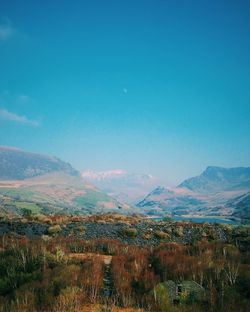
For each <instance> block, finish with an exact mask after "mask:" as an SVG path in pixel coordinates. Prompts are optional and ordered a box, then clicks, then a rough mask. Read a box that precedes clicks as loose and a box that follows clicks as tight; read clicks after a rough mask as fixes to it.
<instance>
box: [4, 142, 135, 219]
mask: <svg viewBox="0 0 250 312" xmlns="http://www.w3.org/2000/svg"><path fill="white" fill-rule="evenodd" d="M129 207H130V206H129V205H126V204H121V203H119V202H118V201H117V200H116V199H114V198H112V197H110V196H108V195H107V194H105V193H104V192H102V191H101V190H99V189H98V188H97V187H96V186H94V185H92V184H91V183H89V182H87V181H85V180H84V179H83V178H82V177H81V174H80V172H78V171H77V170H76V169H74V168H73V167H72V166H71V165H70V164H68V163H65V162H63V161H61V160H60V159H58V158H56V157H50V156H45V155H40V154H35V153H30V152H26V151H23V150H20V149H16V148H11V147H4V146H1V147H0V212H5V213H6V212H8V213H9V212H12V213H17V214H20V212H21V211H22V209H23V208H29V209H30V210H32V211H34V212H43V213H55V212H58V213H73V214H81V213H95V212H102V211H114V210H117V209H119V210H123V209H127V208H129Z"/></svg>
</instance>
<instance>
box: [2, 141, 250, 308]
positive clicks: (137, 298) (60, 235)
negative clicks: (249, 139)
mask: <svg viewBox="0 0 250 312" xmlns="http://www.w3.org/2000/svg"><path fill="white" fill-rule="evenodd" d="M0 179H1V182H0V311H1V312H19V311H22V312H40V311H41V312H51V311H52V312H59V311H60V312H66V311H67V312H74V311H75V312H150V311H151V312H169V311H170V312H171V311H172V312H179V311H180V312H181V311H182V312H189V311H192V312H203V311H214V312H215V311H216V312H217V311H221V312H223V311H232V312H233V311H242V312H245V311H248V307H249V304H250V302H249V297H250V294H249V289H250V287H249V285H250V262H249V259H250V257H249V249H250V248H249V247H250V241H249V237H250V236H249V234H250V232H249V226H248V225H238V226H235V225H226V224H219V223H206V222H205V223H196V222H190V221H179V222H175V221H173V220H171V218H168V217H166V216H168V215H173V212H174V213H177V215H178V212H181V213H182V214H184V212H183V208H185V209H186V210H185V213H186V214H188V213H189V214H194V213H195V214H199V213H200V215H202V213H204V211H205V210H206V209H207V207H210V206H211V203H213V205H217V206H216V207H217V211H218V213H219V212H221V214H220V216H228V217H233V216H235V214H236V213H237V212H241V213H243V216H244V218H242V220H243V221H244V222H246V221H247V218H246V217H245V213H248V211H249V205H248V202H249V197H248V196H249V195H248V192H247V190H248V191H249V189H248V186H249V184H248V181H249V168H240V169H239V168H236V169H223V168H218V167H209V168H208V169H207V170H206V171H205V172H204V173H203V174H202V175H201V176H199V177H196V178H192V179H188V180H186V181H184V182H183V183H182V184H181V185H179V186H178V187H177V188H175V189H174V190H169V189H167V188H162V187H158V188H157V189H156V190H155V191H153V194H150V195H149V196H146V198H145V199H144V200H143V201H141V202H140V203H139V204H138V207H133V206H131V205H129V204H124V203H121V202H119V201H118V200H117V199H114V198H113V197H111V196H109V195H107V194H105V193H104V192H103V191H101V190H99V189H98V188H97V187H96V186H94V185H93V184H91V183H90V182H86V181H85V180H84V179H83V178H82V177H81V175H80V173H79V172H78V171H76V170H75V169H73V168H72V167H71V166H70V165H69V164H66V163H64V162H62V161H61V160H59V159H57V158H55V157H48V156H42V155H38V154H33V153H27V152H24V151H20V150H17V149H13V148H7V147H2V148H0ZM216 181H217V182H216ZM223 181H224V182H223ZM222 182H223V183H222ZM187 194H188V195H187ZM216 194H217V197H216ZM177 195H178V196H177ZM229 195H230V196H229ZM176 197H177V199H176ZM197 198H199V201H200V202H199V204H198V203H197V202H196V201H198V199H197ZM211 198H214V201H211ZM185 200H186V202H185ZM195 200H196V201H195ZM180 201H182V202H181V203H182V204H181V205H182V206H181V207H182V208H180V204H179V203H180ZM148 202H149V204H147V203H148ZM218 202H220V203H221V204H220V206H218ZM167 203H169V204H168V205H167ZM225 203H229V204H230V205H229V204H228V206H225ZM177 204H178V205H177ZM174 205H175V206H174ZM176 205H177V208H176ZM209 205H210V206H209ZM223 205H224V206H223ZM197 207H202V210H198V208H197ZM229 208H230V209H231V210H229ZM198 211H199V213H198ZM97 213H98V214H97ZM136 213H137V214H136ZM138 213H140V215H139V214H138ZM156 213H157V214H159V215H161V214H162V215H163V216H165V218H163V219H162V220H160V221H154V220H152V219H150V218H148V215H150V214H156ZM210 213H211V215H212V213H213V215H214V213H215V211H213V210H212V208H211V209H210V208H209V209H208V212H207V215H210ZM238 219H240V217H239V216H238Z"/></svg>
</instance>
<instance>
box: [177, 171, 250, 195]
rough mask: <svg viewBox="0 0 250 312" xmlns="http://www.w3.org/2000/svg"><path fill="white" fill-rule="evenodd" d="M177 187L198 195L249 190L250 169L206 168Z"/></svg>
mask: <svg viewBox="0 0 250 312" xmlns="http://www.w3.org/2000/svg"><path fill="white" fill-rule="evenodd" d="M179 187H185V188H187V189H189V190H192V191H194V192H198V193H204V194H207V193H215V192H221V191H230V190H240V189H249V188H250V168H244V167H238V168H221V167H212V166H210V167H207V169H206V170H205V171H204V172H203V173H202V174H201V175H199V176H197V177H193V178H190V179H187V180H185V181H184V182H182V183H181V184H180V185H179Z"/></svg>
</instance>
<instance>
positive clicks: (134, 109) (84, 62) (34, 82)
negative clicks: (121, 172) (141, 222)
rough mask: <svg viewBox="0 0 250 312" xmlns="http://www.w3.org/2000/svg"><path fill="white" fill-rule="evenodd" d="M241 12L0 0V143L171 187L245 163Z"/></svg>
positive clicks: (223, 7)
mask: <svg viewBox="0 0 250 312" xmlns="http://www.w3.org/2000/svg"><path fill="white" fill-rule="evenodd" d="M52 2H53V3H52ZM249 16H250V2H249V1H247V0H245V1H242V0H237V1H231V0H224V1H223V0H221V1H218V0H197V1H192V0H190V1H186V0H178V1H176V0H165V1H163V0H162V1H160V0H154V1H151V0H150V1H149V0H133V1H129V0H126V1H125V0H124V1H119V0H113V1H109V0H107V1H101V0H100V1H97V0H91V1H84V0H82V1H63V0H60V1H59V0H58V1H42V2H40V3H39V4H38V2H37V1H31V0H30V1H28V0H23V1H12V0H8V1H0V73H1V74H0V144H1V145H11V146H17V147H20V148H23V149H26V150H29V151H34V152H39V153H45V154H51V155H56V156H58V157H60V158H62V159H63V160H66V161H68V162H71V163H72V164H73V165H74V166H75V167H76V168H78V169H96V170H106V169H107V170H108V169H115V168H122V169H125V170H128V171H132V172H145V173H151V174H153V175H155V176H158V177H160V178H162V179H164V180H165V181H166V183H169V184H172V185H174V184H176V183H178V182H180V181H181V180H183V179H184V178H186V177H190V176H193V175H196V174H199V173H200V172H201V171H202V170H203V169H204V168H205V167H206V166H208V165H218V166H226V167H230V166H250V122H249V120H250V58H249V55H250V19H249Z"/></svg>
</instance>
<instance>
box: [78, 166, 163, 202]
mask: <svg viewBox="0 0 250 312" xmlns="http://www.w3.org/2000/svg"><path fill="white" fill-rule="evenodd" d="M82 177H83V178H84V179H85V180H87V181H89V182H91V183H93V184H95V185H96V186H97V187H99V188H100V189H101V190H102V191H103V192H105V193H107V194H108V195H110V196H112V197H115V198H116V199H117V200H119V201H121V202H127V203H130V204H136V203H138V202H139V201H140V200H142V199H143V198H144V197H145V196H146V195H147V194H148V193H149V192H150V191H151V190H152V189H153V188H155V187H157V186H158V185H159V183H160V180H158V179H157V178H155V177H153V176H152V175H150V174H140V173H130V172H127V171H125V170H122V169H116V170H108V171H84V172H82Z"/></svg>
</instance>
